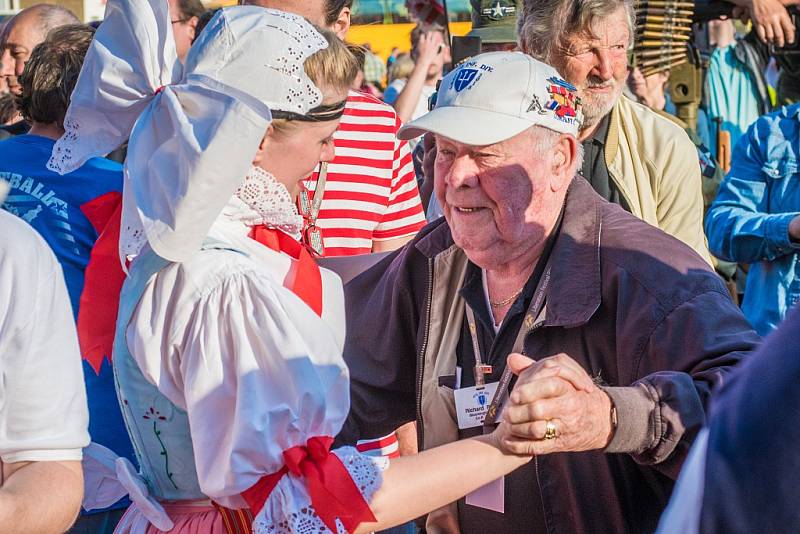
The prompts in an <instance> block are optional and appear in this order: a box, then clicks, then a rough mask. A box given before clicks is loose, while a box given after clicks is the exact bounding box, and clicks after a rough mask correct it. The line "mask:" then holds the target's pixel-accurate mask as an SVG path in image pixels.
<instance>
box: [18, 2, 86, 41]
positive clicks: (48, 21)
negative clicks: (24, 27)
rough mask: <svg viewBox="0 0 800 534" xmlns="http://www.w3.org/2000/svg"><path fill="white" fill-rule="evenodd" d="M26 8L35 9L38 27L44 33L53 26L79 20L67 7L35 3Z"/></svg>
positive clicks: (77, 22)
mask: <svg viewBox="0 0 800 534" xmlns="http://www.w3.org/2000/svg"><path fill="white" fill-rule="evenodd" d="M28 9H33V10H36V14H37V15H38V21H37V22H38V23H39V28H40V29H41V31H42V34H43V35H46V34H47V33H48V32H49V31H50V30H52V29H53V28H58V27H59V26H66V25H67V24H80V23H81V20H80V19H79V18H78V17H77V15H75V13H73V12H72V11H70V10H69V9H67V8H65V7H61V6H56V5H51V4H37V5H35V6H31V7H29V8H28Z"/></svg>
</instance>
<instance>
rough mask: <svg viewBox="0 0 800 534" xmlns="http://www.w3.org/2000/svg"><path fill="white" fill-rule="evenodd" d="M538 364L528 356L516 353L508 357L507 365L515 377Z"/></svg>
mask: <svg viewBox="0 0 800 534" xmlns="http://www.w3.org/2000/svg"><path fill="white" fill-rule="evenodd" d="M534 363H536V360H531V359H530V358H528V357H527V356H523V355H522V354H518V353H516V352H514V353H512V354H509V355H508V360H507V365H508V367H509V368H511V371H513V372H514V374H515V375H519V374H520V373H521V372H522V371H524V370H525V369H527V368H528V367H530V366H531V365H533V364H534Z"/></svg>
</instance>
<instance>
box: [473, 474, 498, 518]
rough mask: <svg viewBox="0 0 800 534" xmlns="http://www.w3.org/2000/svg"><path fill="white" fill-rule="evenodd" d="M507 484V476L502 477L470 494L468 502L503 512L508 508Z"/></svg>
mask: <svg viewBox="0 0 800 534" xmlns="http://www.w3.org/2000/svg"><path fill="white" fill-rule="evenodd" d="M505 486H506V485H505V477H500V478H498V479H497V480H494V481H492V482H489V483H488V484H486V485H485V486H483V487H480V488H478V489H476V490H475V491H473V492H472V493H470V494H468V495H467V497H466V503H467V504H469V505H470V506H477V507H478V508H485V509H487V510H492V511H494V512H497V513H500V514H503V513H505V509H506V488H505Z"/></svg>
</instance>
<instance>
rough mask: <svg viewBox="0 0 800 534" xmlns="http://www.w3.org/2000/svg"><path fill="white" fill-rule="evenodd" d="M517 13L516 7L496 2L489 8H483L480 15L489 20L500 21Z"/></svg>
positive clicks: (500, 1) (499, 0) (499, 1)
mask: <svg viewBox="0 0 800 534" xmlns="http://www.w3.org/2000/svg"><path fill="white" fill-rule="evenodd" d="M516 12H517V8H516V6H512V5H509V4H508V2H504V1H502V0H497V1H496V2H495V3H494V4H492V5H491V7H485V8H483V10H482V11H481V15H483V16H484V17H488V18H489V19H490V20H501V19H504V18H506V17H507V16H509V15H514V14H516Z"/></svg>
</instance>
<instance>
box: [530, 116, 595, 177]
mask: <svg viewBox="0 0 800 534" xmlns="http://www.w3.org/2000/svg"><path fill="white" fill-rule="evenodd" d="M528 132H529V135H530V137H531V140H532V142H533V143H532V145H531V150H532V151H533V153H534V154H535V155H536V156H537V157H539V156H544V155H545V154H547V153H549V152H550V151H551V150H552V149H553V146H554V145H555V144H556V143H557V142H558V140H559V139H561V136H562V135H563V134H561V133H560V132H557V131H555V130H551V129H550V128H546V127H544V126H533V127H531V128H530V130H528ZM577 145H578V151H577V153H576V154H575V161H573V162H572V174H577V173H578V171H580V170H581V168H583V143H580V142H578V143H577Z"/></svg>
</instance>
